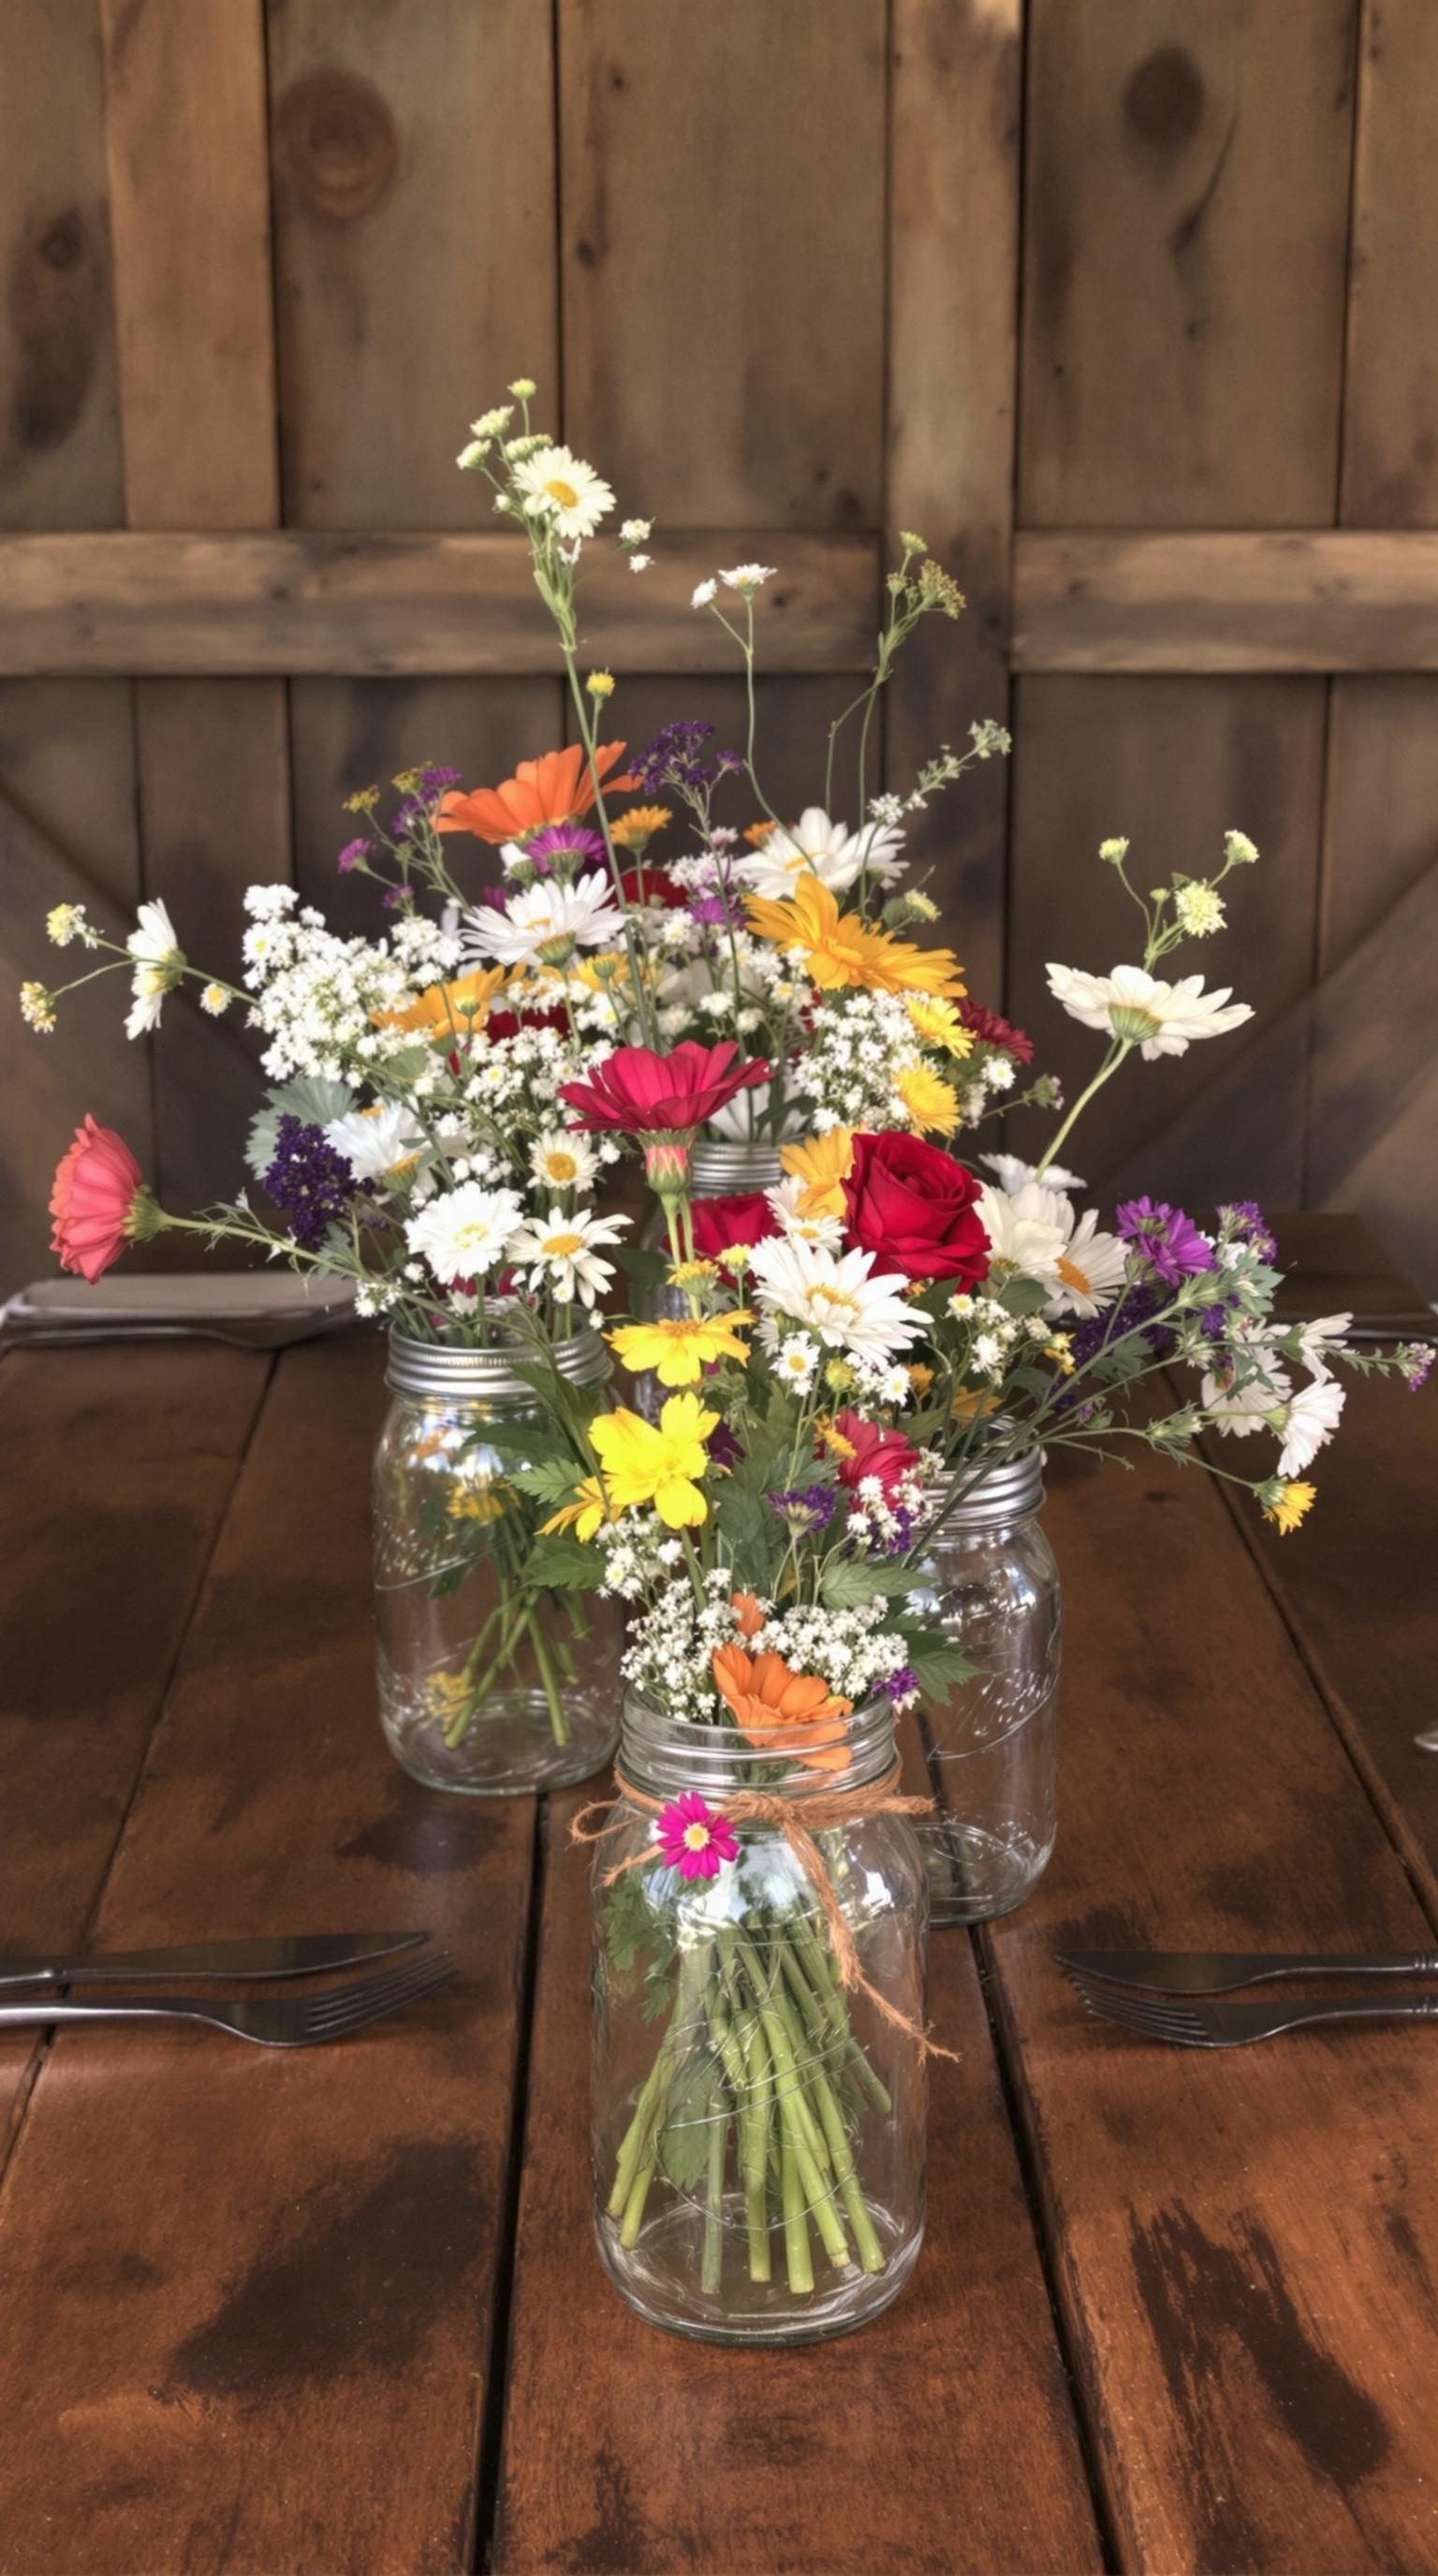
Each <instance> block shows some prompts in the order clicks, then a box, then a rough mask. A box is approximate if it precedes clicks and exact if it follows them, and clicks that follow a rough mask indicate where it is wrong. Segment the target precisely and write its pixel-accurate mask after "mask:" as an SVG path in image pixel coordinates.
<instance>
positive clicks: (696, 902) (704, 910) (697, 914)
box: [684, 894, 743, 930]
mask: <svg viewBox="0 0 1438 2576" xmlns="http://www.w3.org/2000/svg"><path fill="white" fill-rule="evenodd" d="M684 909H685V911H686V912H687V913H688V915H689V918H690V920H691V921H697V922H698V924H699V926H700V928H701V929H702V930H741V929H742V928H743V918H742V915H741V914H739V913H738V912H737V911H736V910H735V908H734V906H733V905H732V904H731V903H728V902H726V901H725V898H724V896H723V895H722V894H691V896H690V897H689V900H688V902H687V903H686V905H685V907H684Z"/></svg>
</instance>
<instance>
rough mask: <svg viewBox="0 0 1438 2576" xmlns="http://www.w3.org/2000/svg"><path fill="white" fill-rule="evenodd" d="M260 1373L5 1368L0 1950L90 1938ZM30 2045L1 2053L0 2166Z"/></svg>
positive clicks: (229, 1365) (92, 1364) (244, 1359)
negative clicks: (2, 1808) (2, 1854)
mask: <svg viewBox="0 0 1438 2576" xmlns="http://www.w3.org/2000/svg"><path fill="white" fill-rule="evenodd" d="M268 1375H269V1364H268V1362H267V1361H265V1360H263V1359H259V1358H256V1357H254V1356H252V1355H250V1354H247V1353H240V1352H224V1353H216V1352H215V1351H213V1350H208V1351H207V1350H204V1349H202V1348H201V1347H200V1346H199V1345H197V1344H192V1345H190V1346H189V1347H177V1348H175V1349H172V1350H165V1351H155V1350H149V1351H146V1350H143V1349H131V1350H128V1351H126V1352H125V1353H124V1354H123V1357H121V1356H119V1355H117V1353H116V1351H115V1350H114V1348H113V1347H110V1348H105V1347H103V1346H102V1347H98V1348H95V1349H77V1350H73V1351H66V1352H63V1353H62V1352H53V1351H47V1352H44V1353H40V1352H30V1353H20V1354H11V1355H10V1356H9V1357H8V1358H7V1359H6V1360H5V1362H4V1364H3V1366H0V1442H3V1445H4V1453H5V1467H6V1472H5V1475H4V1476H3V1478H0V1566H3V1569H4V1573H3V1596H4V1629H5V1640H6V1643H5V1653H4V1656H3V1658H0V1776H3V1778H4V1783H5V1797H4V1813H5V1828H4V1830H5V1868H4V1883H3V1895H0V1948H3V1949H5V1950H7V1951H10V1952H17V1951H18V1952H20V1953H22V1954H24V1953H26V1952H32V1953H33V1952H40V1953H41V1954H44V1953H45V1952H48V1951H52V1950H55V1949H67V1948H72V1947H75V1946H78V1945H79V1944H80V1942H81V1941H82V1940H83V1938H84V1937H85V1935H86V1932H87V1930H88V1927H89V1925H90V1923H91V1921H92V1918H93V1916H94V1913H95V1909H96V1905H97V1903H98V1900H99V1896H100V1891H101V1889H102V1887H103V1885H104V1880H105V1874H106V1871H107V1869H108V1868H109V1865H110V1861H111V1857H112V1855H113V1852H114V1849H115V1843H116V1839H117V1837H118V1835H119V1833H120V1831H121V1828H122V1825H123V1823H124V1818H125V1814H126V1810H127V1808H128V1805H129V1801H130V1798H131V1795H132V1793H133V1790H134V1786H135V1781H136V1778H137V1776H138V1774H139V1770H140V1766H141V1764H142V1762H143V1760H144V1757H145V1751H146V1747H147V1745H148V1744H149V1741H150V1736H151V1734H152V1732H153V1729H154V1726H155V1723H156V1720H157V1719H158V1717H159V1714H160V1709H161V1705H162V1703H163V1700H164V1697H165V1692H166V1689H167V1687H168V1685H169V1681H170V1676H171V1673H172V1671H173V1669H174V1665H175V1660H176V1657H177V1656H178V1654H179V1651H180V1646H181V1643H182V1640H183V1638H184V1635H185V1630H186V1627H187V1624H188V1622H189V1619H190V1615H191V1613H192V1611H193V1609H194V1606H195V1600H196V1596H197V1594H198V1592H199V1588H200V1583H201V1580H202V1578H203V1575H204V1571H205V1567H206V1565H207V1563H208V1561H209V1558H210V1553H211V1550H212V1548H213V1546H214V1543H215V1538H216V1536H217V1533H218V1531H219V1527H220V1523H221V1520H222V1518H223V1515H224V1512H225V1509H226V1506H227V1504H228V1502H229V1499H230V1494H231V1491H232V1489H233V1486H234V1481H235V1478H236V1476H237V1474H238V1472H239V1467H240V1462H241V1460H242V1458H243V1456H244V1453H245V1448H246V1445H247V1443H248V1441H249V1438H250V1435H251V1432H252V1430H253V1427H254V1422H255V1417H256V1415H257V1413H258V1410H259V1406H260V1401H261V1398H262V1395H263V1392H264V1387H265V1383H266V1380H267V1377H268ZM36 2047H37V2041H36V2039H35V2038H34V2037H28V2038H27V2037H25V2036H23V2035H16V2036H14V2037H10V2038H7V2039H5V2040H4V2041H3V2043H0V2166H3V2164H4V2162H5V2159H6V2156H7V2155H8V2153H9V2148H10V2144H11V2142H12V2139H13V2136H14V2134H15V2130H16V2127H17V2125H18V2122H19V2119H20V2116H21V2113H22V2111H23V2107H24V2103H25V2100H26V2097H27V2094H28V2089H29V2079H30V2076H31V2074H32V2072H33V2068H34V2064H35V2062H36ZM0 2233H3V2231H0Z"/></svg>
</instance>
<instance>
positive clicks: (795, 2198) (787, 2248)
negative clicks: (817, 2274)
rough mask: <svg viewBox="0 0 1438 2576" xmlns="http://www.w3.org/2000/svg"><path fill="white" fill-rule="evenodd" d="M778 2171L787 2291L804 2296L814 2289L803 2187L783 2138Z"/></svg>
mask: <svg viewBox="0 0 1438 2576" xmlns="http://www.w3.org/2000/svg"><path fill="white" fill-rule="evenodd" d="M779 2169H780V2174H781V2177H782V2185H781V2187H782V2191H783V2197H784V2261H785V2265H786V2267H787V2270H788V2274H789V2287H790V2289H791V2290H793V2291H795V2292H797V2293H799V2294H800V2295H802V2296H807V2295H808V2293H809V2292H810V2291H811V2290H812V2289H813V2287H814V2265H813V2261H812V2258H811V2255H810V2250H809V2222H808V2219H807V2218H806V2217H805V2215H804V2187H803V2184H802V2183H801V2182H800V2180H799V2168H798V2164H797V2162H796V2160H795V2156H794V2147H793V2142H792V2140H791V2139H790V2137H789V2136H788V2135H787V2133H786V2135H785V2138H784V2143H783V2146H782V2147H781V2148H780V2150H779Z"/></svg>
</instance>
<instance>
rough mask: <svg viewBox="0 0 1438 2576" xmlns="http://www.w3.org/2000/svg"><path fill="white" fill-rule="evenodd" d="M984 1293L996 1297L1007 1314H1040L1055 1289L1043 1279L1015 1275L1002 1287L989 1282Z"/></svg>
mask: <svg viewBox="0 0 1438 2576" xmlns="http://www.w3.org/2000/svg"><path fill="white" fill-rule="evenodd" d="M984 1294H985V1296H986V1297H993V1298H995V1299H996V1300H997V1302H998V1304H999V1305H1000V1306H1002V1307H1003V1309H1004V1311H1005V1313H1006V1314H1009V1315H1038V1314H1041V1313H1042V1312H1043V1309H1044V1307H1045V1306H1046V1305H1047V1304H1048V1301H1049V1298H1050V1297H1051V1295H1052V1294H1053V1291H1052V1290H1051V1289H1049V1288H1046V1287H1045V1286H1044V1283H1043V1281H1042V1280H1041V1279H1024V1278H1022V1277H1014V1278H1012V1279H1006V1280H1005V1281H1004V1283H1003V1285H1002V1287H1000V1288H995V1287H994V1286H993V1285H992V1283H989V1284H987V1285H986V1286H985V1289H984Z"/></svg>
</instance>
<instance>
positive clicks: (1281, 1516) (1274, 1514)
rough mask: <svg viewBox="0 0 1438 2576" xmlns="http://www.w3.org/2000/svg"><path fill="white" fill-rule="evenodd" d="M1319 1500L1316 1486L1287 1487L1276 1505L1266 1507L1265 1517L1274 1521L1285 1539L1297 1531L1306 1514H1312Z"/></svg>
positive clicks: (1270, 1504)
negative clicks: (1293, 1531)
mask: <svg viewBox="0 0 1438 2576" xmlns="http://www.w3.org/2000/svg"><path fill="white" fill-rule="evenodd" d="M1317 1499H1318V1487H1317V1486H1316V1485H1285V1486H1284V1487H1283V1490H1282V1492H1281V1493H1280V1494H1279V1497H1278V1500H1277V1502H1276V1503H1268V1504H1265V1506H1264V1513H1263V1517H1264V1519H1265V1520H1266V1521H1272V1523H1273V1525H1274V1527H1275V1529H1277V1530H1278V1531H1279V1532H1280V1533H1281V1534H1282V1536H1283V1537H1284V1538H1287V1536H1288V1533H1289V1531H1290V1530H1296V1529H1297V1527H1298V1524H1299V1522H1300V1521H1301V1520H1302V1519H1303V1517H1304V1515H1305V1513H1307V1512H1311V1511H1312V1509H1313V1506H1314V1504H1315V1502H1316V1501H1317Z"/></svg>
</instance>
